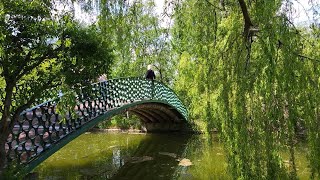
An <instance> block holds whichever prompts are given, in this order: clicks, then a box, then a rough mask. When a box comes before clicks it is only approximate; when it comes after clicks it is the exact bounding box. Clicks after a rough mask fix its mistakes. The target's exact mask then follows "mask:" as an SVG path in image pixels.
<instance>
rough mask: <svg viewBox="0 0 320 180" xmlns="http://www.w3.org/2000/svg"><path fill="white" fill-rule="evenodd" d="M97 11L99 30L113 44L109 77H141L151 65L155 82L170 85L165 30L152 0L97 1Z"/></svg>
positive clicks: (170, 61)
mask: <svg viewBox="0 0 320 180" xmlns="http://www.w3.org/2000/svg"><path fill="white" fill-rule="evenodd" d="M100 9H101V14H100V16H99V21H98V24H99V27H100V28H101V30H102V32H103V33H105V34H106V35H107V36H106V37H105V38H106V39H109V40H110V41H112V42H113V46H114V52H115V55H116V58H115V65H116V66H114V67H113V68H112V76H113V77H119V76H120V77H125V76H140V77H141V76H144V75H145V72H146V70H147V65H148V64H153V65H154V70H156V72H157V73H158V74H157V79H158V80H160V81H163V82H170V80H171V79H172V78H171V77H172V75H173V73H174V68H175V62H174V61H173V60H172V58H171V56H170V55H171V54H170V52H171V46H170V43H169V38H168V36H169V35H168V31H169V30H168V28H166V27H162V25H161V23H160V20H159V18H160V16H159V15H157V14H156V13H155V3H154V1H152V0H148V1H146V2H144V1H142V0H135V1H133V2H127V1H124V0H112V1H101V3H100Z"/></svg>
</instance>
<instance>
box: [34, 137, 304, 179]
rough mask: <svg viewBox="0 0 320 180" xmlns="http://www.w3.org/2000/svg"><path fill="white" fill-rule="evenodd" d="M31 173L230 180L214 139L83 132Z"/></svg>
mask: <svg viewBox="0 0 320 180" xmlns="http://www.w3.org/2000/svg"><path fill="white" fill-rule="evenodd" d="M298 149H300V150H298V151H297V153H296V156H297V165H298V175H299V178H300V179H308V177H309V171H308V168H307V167H306V166H307V161H306V158H305V157H304V155H305V154H304V152H303V148H298ZM284 156H286V154H284ZM34 173H35V174H36V176H38V178H39V179H50V180H51V179H130V180H131V179H139V180H142V179H231V178H230V176H229V174H228V173H227V163H226V157H225V154H224V151H223V147H222V144H221V143H220V142H219V140H218V136H217V135H213V136H208V135H192V136H191V135H181V134H128V133H86V134H83V135H81V136H80V137H78V138H77V139H75V140H74V141H72V142H70V143H69V144H68V145H66V146H65V147H63V148H62V149H61V150H59V151H58V152H56V153H55V154H54V155H52V156H51V157H49V158H48V159H47V160H46V161H44V162H43V163H42V164H41V165H39V166H38V167H37V168H36V169H35V170H34Z"/></svg>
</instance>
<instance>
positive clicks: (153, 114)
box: [6, 78, 188, 171]
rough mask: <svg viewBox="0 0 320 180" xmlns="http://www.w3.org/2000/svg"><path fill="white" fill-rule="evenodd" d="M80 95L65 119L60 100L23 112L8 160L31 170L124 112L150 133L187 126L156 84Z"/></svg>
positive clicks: (132, 81)
mask: <svg viewBox="0 0 320 180" xmlns="http://www.w3.org/2000/svg"><path fill="white" fill-rule="evenodd" d="M79 92H80V93H78V94H77V100H76V101H77V104H76V106H75V112H74V113H71V112H70V113H68V114H67V115H65V120H62V116H61V115H60V114H59V113H57V112H56V104H57V102H58V101H59V99H55V100H51V101H48V102H45V103H42V104H40V105H38V106H36V107H33V108H31V109H27V110H25V111H24V112H23V113H22V114H21V116H20V118H19V119H17V120H16V121H15V125H14V128H13V129H12V131H11V134H10V135H9V136H8V139H7V143H6V152H7V158H8V160H9V161H11V162H15V161H16V162H17V163H19V164H22V165H23V166H24V167H25V170H26V171H30V170H32V169H33V168H34V167H36V166H37V165H38V164H40V163H41V162H42V161H44V160H45V159H47V158H48V157H49V156H51V155H52V154H53V153H55V152H56V151H58V150H59V149H60V148H62V147H63V146H65V145H66V144H68V143H69V142H70V141H72V140H73V139H75V138H76V137H78V136H79V135H81V134H83V133H84V132H86V131H87V130H89V129H90V128H92V127H94V126H95V125H96V124H98V123H99V122H102V121H105V120H107V119H109V118H111V117H113V116H115V115H118V114H121V113H123V112H125V111H129V112H131V113H133V114H135V115H137V116H138V117H139V118H140V119H141V121H142V122H143V124H144V125H145V129H146V130H147V131H151V132H152V131H179V130H184V129H185V128H186V127H187V125H188V112H187V110H186V108H185V107H184V106H183V104H182V102H181V101H180V100H179V98H178V97H177V95H176V94H175V93H174V92H173V91H172V90H171V89H170V88H168V87H167V86H165V85H163V84H162V83H160V82H157V81H154V82H152V81H149V80H145V79H142V78H120V79H112V80H108V81H104V82H99V83H95V84H93V85H92V87H89V88H88V87H87V88H83V89H81V90H80V91H79Z"/></svg>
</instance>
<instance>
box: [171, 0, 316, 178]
mask: <svg viewBox="0 0 320 180" xmlns="http://www.w3.org/2000/svg"><path fill="white" fill-rule="evenodd" d="M239 2H240V0H239ZM244 2H245V4H246V5H247V7H248V12H249V16H250V18H251V20H252V22H253V26H251V27H250V28H257V29H258V31H256V32H254V31H252V33H253V34H251V35H250V34H249V36H248V37H247V36H246V34H243V29H244V19H243V13H242V9H241V8H240V5H239V4H238V3H227V1H226V3H225V5H224V6H223V7H221V6H222V5H221V4H219V2H218V1H213V2H212V1H195V0H187V1H184V2H182V3H180V4H179V3H177V6H176V8H175V9H176V11H175V14H174V18H175V19H174V21H175V26H174V28H173V35H174V36H173V37H174V38H173V47H174V50H175V53H176V56H175V57H178V61H179V63H178V64H179V66H178V72H179V73H178V77H177V78H176V81H175V89H176V90H177V92H178V93H179V95H180V97H183V98H182V99H184V100H185V104H186V105H187V106H188V107H189V111H190V114H191V117H192V118H194V119H196V120H202V121H206V122H208V125H207V128H208V130H209V131H210V129H212V128H213V127H216V128H218V129H219V130H220V132H221V133H222V136H223V139H224V144H225V149H226V152H227V157H228V164H229V169H230V170H231V171H230V172H231V173H232V177H233V178H234V179H295V178H296V176H297V175H296V165H295V148H294V144H295V142H296V141H297V138H296V135H297V134H298V133H301V131H302V130H303V128H307V129H308V130H307V134H308V141H309V159H310V167H311V169H312V173H313V178H316V177H318V176H319V170H318V169H319V166H318V165H319V157H320V156H319V154H318V153H319V144H320V143H319V142H320V141H319V138H318V137H319V136H318V135H319V130H320V128H319V121H318V120H317V119H318V106H319V105H318V103H317V102H318V101H319V98H317V96H318V91H316V90H315V89H317V88H318V85H317V84H318V81H319V77H318V74H319V72H318V68H319V65H318V60H317V59H319V56H318V54H317V53H314V52H313V53H311V52H310V51H312V49H316V47H317V46H319V36H317V35H316V34H315V32H316V31H312V32H310V30H305V29H297V28H296V27H294V26H293V25H292V23H291V20H290V18H289V15H290V14H285V13H284V12H285V11H287V12H290V8H291V7H290V3H286V2H283V1H261V2H260V1H259V2H258V1H255V2H253V1H244ZM281 8H284V10H282V11H281V10H280V9H281ZM313 29H318V28H317V27H316V28H315V27H313ZM316 37H318V38H316ZM310 41H311V42H310ZM310 57H311V58H310ZM301 128H302V129H301ZM305 135H306V134H305ZM283 147H285V148H287V149H288V150H289V152H290V158H289V169H288V170H289V171H287V170H286V169H285V168H284V164H283V160H282V157H281V155H280V149H281V148H283ZM316 149H318V150H316Z"/></svg>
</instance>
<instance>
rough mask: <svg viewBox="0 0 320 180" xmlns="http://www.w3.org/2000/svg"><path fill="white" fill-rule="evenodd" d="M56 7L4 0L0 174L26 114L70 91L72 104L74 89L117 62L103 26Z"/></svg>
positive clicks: (37, 1) (39, 1) (0, 32)
mask: <svg viewBox="0 0 320 180" xmlns="http://www.w3.org/2000/svg"><path fill="white" fill-rule="evenodd" d="M52 3H53V2H51V1H49V0H48V1H47V0H45V1H44V0H33V1H24V0H7V1H0V7H1V11H0V15H1V17H0V44H1V45H0V47H1V49H0V73H1V74H0V89H1V92H0V106H1V108H0V116H1V120H0V144H1V145H0V157H1V158H0V176H1V173H2V169H3V168H4V167H5V166H6V164H5V163H6V160H5V158H4V157H5V150H4V143H5V141H6V137H7V136H8V135H9V133H10V129H11V128H12V126H13V122H14V120H16V119H17V118H18V116H19V115H20V113H21V112H22V111H23V110H25V109H26V108H28V107H30V106H32V105H34V104H39V103H41V102H43V101H44V100H47V99H49V98H55V97H57V95H58V90H62V91H63V92H64V93H65V92H69V91H70V93H69V94H68V95H67V96H66V97H64V98H63V99H62V101H64V102H66V104H69V106H72V105H73V104H74V103H73V104H72V103H71V102H73V101H74V99H75V97H74V95H73V94H74V93H73V92H72V91H77V89H78V87H79V86H83V85H88V84H90V83H91V82H93V81H95V79H96V78H97V77H98V76H99V75H101V74H109V70H110V67H111V64H112V62H113V55H112V50H111V48H110V44H109V42H108V41H107V40H104V39H103V38H102V37H103V36H104V34H103V35H102V34H101V32H100V30H99V29H98V28H97V27H95V26H90V27H83V26H81V25H79V23H77V22H76V21H74V20H73V18H72V16H71V14H70V13H60V14H59V13H58V14H56V13H55V9H54V5H53V4H52ZM69 108H70V109H72V108H71V107H69ZM61 109H63V108H61ZM61 109H60V110H61ZM65 111H68V109H67V110H65Z"/></svg>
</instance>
